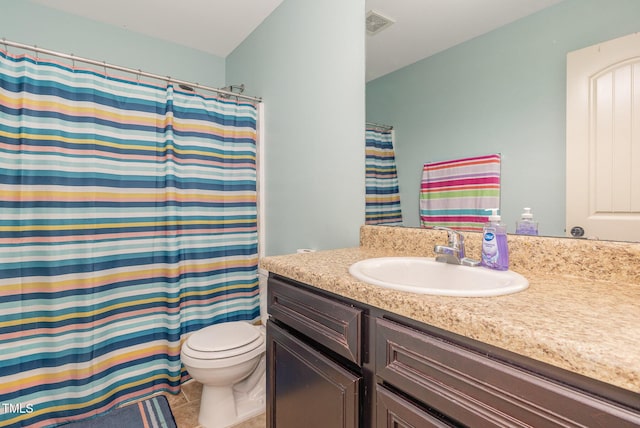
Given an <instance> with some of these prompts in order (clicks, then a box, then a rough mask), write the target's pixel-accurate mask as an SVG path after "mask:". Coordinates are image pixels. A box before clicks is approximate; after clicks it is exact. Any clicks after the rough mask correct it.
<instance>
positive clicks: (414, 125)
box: [366, 0, 640, 236]
mask: <svg viewBox="0 0 640 428" xmlns="http://www.w3.org/2000/svg"><path fill="white" fill-rule="evenodd" d="M637 31H640V1H637V0H566V1H564V2H562V3H559V4H557V5H556V6H553V7H551V8H548V9H545V10H543V11H541V12H538V13H536V14H534V15H531V16H529V17H526V18H523V19H521V20H519V21H516V22H514V23H512V24H510V25H507V26H505V27H502V28H500V29H497V30H495V31H493V32H490V33H488V34H486V35H483V36H481V37H477V38H475V39H473V40H471V41H469V42H466V43H463V44H461V45H458V46H456V47H453V48H451V49H448V50H446V51H444V52H441V53H439V54H437V55H434V56H432V57H429V58H426V59H424V60H422V61H420V62H418V63H416V64H413V65H411V66H408V67H405V68H403V69H401V70H398V71H396V72H394V73H391V74H388V75H386V76H383V77H381V78H379V79H376V80H374V81H372V82H369V83H368V84H367V89H366V90H367V101H366V116H367V120H370V121H373V122H379V123H386V124H390V125H394V127H395V135H396V142H395V144H396V159H397V163H398V170H399V173H398V174H399V181H400V191H401V198H402V208H403V213H404V215H405V223H406V225H408V226H417V225H418V193H419V182H420V174H421V170H422V164H423V163H424V162H426V161H433V160H445V159H450V158H456V157H463V156H471V155H479V154H489V153H497V152H500V153H502V155H503V164H502V214H503V220H505V221H506V223H507V225H508V226H509V231H510V232H513V231H514V229H515V221H516V219H517V218H519V216H520V213H521V212H522V208H523V207H525V206H528V207H532V208H533V212H534V214H535V217H536V218H537V220H539V221H540V232H541V234H544V235H556V236H558V235H564V223H565V97H566V84H565V81H566V74H565V71H566V55H567V53H568V52H570V51H573V50H577V49H580V48H583V47H586V46H590V45H593V44H595V43H598V42H601V41H605V40H609V39H612V38H616V37H620V36H623V35H626V34H630V33H633V32H637Z"/></svg>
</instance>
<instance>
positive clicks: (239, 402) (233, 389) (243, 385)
mask: <svg viewBox="0 0 640 428" xmlns="http://www.w3.org/2000/svg"><path fill="white" fill-rule="evenodd" d="M265 349H266V345H265V332H264V327H260V326H254V325H252V324H250V323H248V322H245V321H233V322H227V323H222V324H214V325H212V326H209V327H205V328H203V329H201V330H198V331H196V332H195V333H193V334H191V335H190V336H189V337H188V338H187V340H186V341H185V342H184V343H183V345H182V349H181V351H180V358H181V360H182V364H183V365H184V367H185V369H186V370H187V371H188V372H189V375H191V377H192V378H193V379H195V380H196V381H198V382H200V383H202V385H203V387H202V397H201V399H200V414H199V416H198V422H199V423H200V425H202V426H203V427H205V428H223V427H229V426H231V425H235V424H238V423H240V422H242V421H244V420H247V419H250V418H252V417H254V416H256V415H259V414H260V413H262V412H264V410H265V371H266V362H265Z"/></svg>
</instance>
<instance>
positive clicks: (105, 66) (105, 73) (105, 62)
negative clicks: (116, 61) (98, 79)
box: [102, 61, 108, 77]
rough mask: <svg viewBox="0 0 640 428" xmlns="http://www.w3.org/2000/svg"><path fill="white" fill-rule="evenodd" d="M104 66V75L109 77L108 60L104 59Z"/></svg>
mask: <svg viewBox="0 0 640 428" xmlns="http://www.w3.org/2000/svg"><path fill="white" fill-rule="evenodd" d="M102 67H103V68H104V77H107V76H108V74H107V61H102Z"/></svg>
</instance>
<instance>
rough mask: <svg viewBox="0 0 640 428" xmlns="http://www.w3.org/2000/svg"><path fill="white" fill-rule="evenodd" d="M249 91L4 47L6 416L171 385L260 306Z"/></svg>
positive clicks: (49, 417) (49, 411)
mask: <svg viewBox="0 0 640 428" xmlns="http://www.w3.org/2000/svg"><path fill="white" fill-rule="evenodd" d="M256 117H257V115H256V107H255V106H254V105H251V104H248V103H243V102H234V101H229V100H219V99H215V98H207V97H204V96H201V95H198V94H195V93H193V92H189V91H184V90H180V88H174V87H173V86H172V85H168V86H164V85H158V84H152V83H144V82H137V81H129V80H126V79H122V78H116V77H109V76H106V75H104V74H102V73H99V72H96V71H91V70H82V69H77V68H71V67H69V66H66V65H63V64H58V63H56V62H54V61H51V60H43V59H36V58H32V57H29V56H23V55H21V56H12V55H9V54H7V53H6V52H1V51H0V426H12V427H13V426H15V427H21V426H29V427H41V426H51V425H53V424H57V423H61V422H64V421H69V420H76V419H81V418H86V417H89V416H92V415H95V414H99V413H103V412H105V411H107V410H109V409H111V408H113V407H114V406H116V405H119V404H120V403H123V402H125V401H130V400H133V399H137V398H140V397H143V396H146V395H149V394H151V393H154V392H157V391H169V392H177V391H178V390H179V388H180V383H181V381H182V380H184V379H185V378H186V374H185V372H184V370H183V369H182V367H181V363H180V344H181V339H183V338H184V337H185V334H186V333H188V332H191V331H194V330H196V329H199V328H202V327H204V326H207V325H210V324H214V323H218V322H222V321H228V320H256V319H257V318H258V316H259V307H258V303H259V298H258V280H257V223H256V216H257V210H256Z"/></svg>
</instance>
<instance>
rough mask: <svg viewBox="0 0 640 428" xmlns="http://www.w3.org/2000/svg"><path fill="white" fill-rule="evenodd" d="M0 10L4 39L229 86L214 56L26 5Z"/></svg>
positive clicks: (1, 4) (11, 3) (3, 3)
mask: <svg viewBox="0 0 640 428" xmlns="http://www.w3.org/2000/svg"><path fill="white" fill-rule="evenodd" d="M0 10H1V12H0V13H1V15H0V16H1V20H2V24H1V26H0V38H2V37H4V38H6V39H7V40H11V41H14V42H19V43H23V44H26V45H37V46H39V47H41V48H44V49H49V50H54V51H59V52H63V53H73V54H74V55H77V56H82V57H86V58H90V59H93V60H97V61H106V62H108V63H111V64H116V65H120V66H124V67H129V68H133V69H136V70H138V69H141V70H142V71H146V72H148V73H153V74H159V75H161V76H171V77H175V78H176V79H180V80H187V81H191V82H198V83H200V84H202V85H208V86H213V87H223V86H225V84H226V83H225V81H226V79H225V60H224V58H220V57H217V56H215V55H211V54H208V53H205V52H202V51H199V50H196V49H191V48H186V47H184V46H180V45H177V44H173V43H168V42H166V41H164V40H158V39H155V38H152V37H147V36H144V35H141V34H138V33H134V32H132V31H128V30H125V29H123V28H120V27H116V26H112V25H106V24H103V23H101V22H97V21H92V20H89V19H85V18H82V17H79V16H75V15H71V14H68V13H65V12H61V11H58V10H56V9H52V8H48V7H44V6H41V5H40V4H38V3H32V2H29V1H27V0H20V1H17V0H0ZM9 52H17V50H15V49H11V48H10V49H9ZM168 58H169V59H168ZM112 73H114V74H116V73H118V72H116V71H112Z"/></svg>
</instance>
